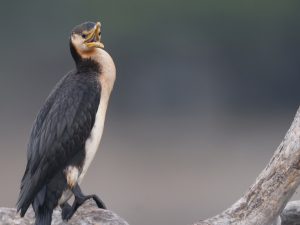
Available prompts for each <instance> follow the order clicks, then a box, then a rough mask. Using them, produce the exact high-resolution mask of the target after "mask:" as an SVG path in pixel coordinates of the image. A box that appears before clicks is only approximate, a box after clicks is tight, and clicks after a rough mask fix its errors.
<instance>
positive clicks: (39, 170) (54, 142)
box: [17, 22, 116, 225]
mask: <svg viewBox="0 0 300 225" xmlns="http://www.w3.org/2000/svg"><path fill="white" fill-rule="evenodd" d="M70 50H71V54H72V56H73V59H74V61H75V64H76V68H75V69H74V70H73V71H71V72H69V73H68V74H67V75H65V76H64V77H63V78H62V79H61V80H60V81H59V82H58V84H57V85H56V86H55V88H54V89H53V90H52V92H51V93H50V95H49V97H48V98H47V99H46V101H45V103H44V105H43V106H42V108H41V110H40V111H39V113H38V115H37V117H36V119H35V121H34V124H33V128H32V131H31V135H30V139H29V143H28V150H27V166H26V170H25V173H24V176H23V178H22V181H21V190H20V195H19V199H18V203H17V209H18V212H20V214H21V216H22V217H23V216H24V215H25V213H26V211H27V209H28V207H29V206H30V204H32V207H33V209H34V212H35V215H36V222H35V224H36V225H50V224H51V217H52V213H53V210H54V208H55V207H57V206H60V207H61V208H62V218H63V219H64V220H68V219H70V218H71V217H72V215H73V214H74V213H75V211H76V210H77V209H78V207H79V206H80V205H82V204H83V203H84V202H85V201H86V200H87V199H90V198H93V199H94V200H95V202H96V203H97V205H98V207H99V208H105V205H104V203H103V202H102V201H101V199H100V198H98V197H97V196H96V195H87V196H85V195H84V194H83V193H82V192H81V189H80V187H79V185H80V183H81V181H82V179H83V177H84V175H85V174H86V172H87V169H88V167H89V165H90V164H91V162H92V160H93V158H94V156H95V153H96V151H97V149H98V146H99V143H100V140H101V136H102V132H103V126H104V121H105V115H106V110H107V105H108V102H109V97H110V94H111V91H112V89H113V85H114V81H115V77H116V69H115V65H114V62H113V60H112V58H111V56H110V55H109V54H108V53H107V52H106V51H105V50H104V45H103V44H102V43H101V25H100V23H99V22H97V23H94V22H85V23H83V24H80V25H78V26H76V27H75V28H74V29H73V30H72V32H71V35H70ZM72 195H74V197H75V200H74V202H73V204H72V206H71V205H69V204H68V203H67V201H68V200H69V199H70V198H71V197H72Z"/></svg>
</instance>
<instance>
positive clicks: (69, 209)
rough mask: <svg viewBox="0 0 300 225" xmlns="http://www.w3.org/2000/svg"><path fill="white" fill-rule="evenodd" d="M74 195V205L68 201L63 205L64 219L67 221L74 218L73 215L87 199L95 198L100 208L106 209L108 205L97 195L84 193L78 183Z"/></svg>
mask: <svg viewBox="0 0 300 225" xmlns="http://www.w3.org/2000/svg"><path fill="white" fill-rule="evenodd" d="M72 192H73V194H74V196H75V200H74V202H73V204H72V206H70V205H69V204H68V203H65V204H64V205H63V206H62V219H63V220H65V221H68V220H69V219H71V218H72V216H73V215H74V213H75V212H76V211H77V209H78V208H79V207H80V206H81V205H82V204H83V203H84V202H85V201H86V200H89V199H91V198H92V199H93V200H94V201H95V202H96V204H97V206H98V208H100V209H106V206H105V204H104V202H103V201H102V200H101V199H100V198H99V197H98V196H97V195H86V196H85V195H84V194H83V193H82V191H81V189H80V187H79V186H78V185H76V186H75V187H74V188H73V190H72Z"/></svg>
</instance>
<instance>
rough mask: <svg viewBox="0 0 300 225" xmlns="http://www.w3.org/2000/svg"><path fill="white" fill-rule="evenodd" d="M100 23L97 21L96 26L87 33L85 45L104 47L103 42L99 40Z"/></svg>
mask: <svg viewBox="0 0 300 225" xmlns="http://www.w3.org/2000/svg"><path fill="white" fill-rule="evenodd" d="M100 27H101V25H100V23H99V22H97V24H96V26H95V27H94V28H93V29H92V30H91V31H90V32H89V33H88V34H87V37H86V39H85V41H84V43H85V45H86V46H87V47H89V48H104V44H103V43H102V42H101V41H100V36H99V34H100Z"/></svg>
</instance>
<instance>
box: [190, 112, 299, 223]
mask: <svg viewBox="0 0 300 225" xmlns="http://www.w3.org/2000/svg"><path fill="white" fill-rule="evenodd" d="M299 183H300V108H299V109H298V111H297V113H296V115H295V118H294V121H293V123H292V125H291V127H290V129H289V130H288V132H287V134H286V135H285V138H284V139H283V141H282V142H281V144H280V145H279V147H278V148H277V150H276V151H275V153H274V155H273V157H272V158H271V160H270V162H269V163H268V165H267V166H266V168H265V169H264V170H263V171H262V172H261V174H260V175H259V176H258V178H257V179H256V181H255V183H254V184H253V185H252V186H251V187H250V188H249V190H248V191H247V192H246V193H245V195H244V196H243V197H242V198H241V199H240V200H238V201H237V202H236V203H234V204H233V205H232V206H231V207H230V208H228V209H227V210H225V211H224V212H222V213H221V214H219V215H217V216H214V217H212V218H209V219H206V220H203V221H199V222H197V223H196V224H195V225H229V224H230V225H271V224H274V225H275V224H280V219H279V217H278V216H279V214H280V213H281V211H282V210H283V208H284V207H285V205H286V203H287V201H288V200H289V199H290V198H291V196H292V195H293V194H294V192H295V190H296V188H297V187H298V185H299ZM299 224H300V223H299Z"/></svg>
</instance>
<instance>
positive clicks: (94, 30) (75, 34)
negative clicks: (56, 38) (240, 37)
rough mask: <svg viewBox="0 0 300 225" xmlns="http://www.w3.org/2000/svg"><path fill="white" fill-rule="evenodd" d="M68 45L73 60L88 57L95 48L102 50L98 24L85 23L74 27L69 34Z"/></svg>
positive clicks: (99, 25)
mask: <svg viewBox="0 0 300 225" xmlns="http://www.w3.org/2000/svg"><path fill="white" fill-rule="evenodd" d="M70 45H71V52H72V55H73V57H74V59H75V60H76V57H80V58H85V56H86V57H88V56H90V55H91V54H93V52H94V51H95V50H96V49H97V48H104V45H103V43H102V42H101V24H100V22H97V23H94V22H85V23H82V24H79V25H77V26H76V27H74V28H73V30H72V32H71V37H70ZM74 51H75V52H74Z"/></svg>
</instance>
